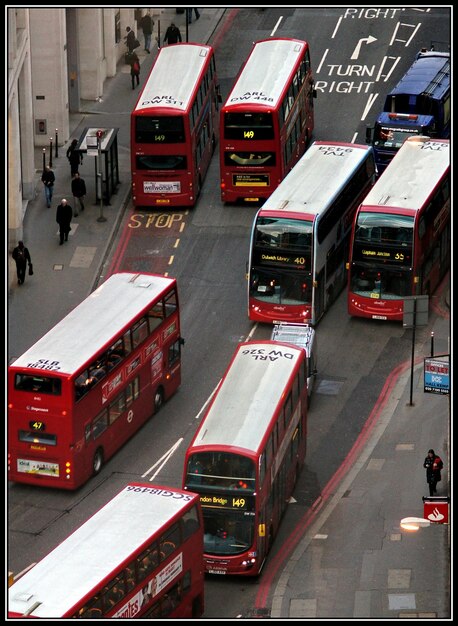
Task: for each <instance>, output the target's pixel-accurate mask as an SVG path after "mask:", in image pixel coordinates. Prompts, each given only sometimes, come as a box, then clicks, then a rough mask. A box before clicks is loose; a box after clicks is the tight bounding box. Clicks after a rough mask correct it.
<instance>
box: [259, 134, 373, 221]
mask: <svg viewBox="0 0 458 626" xmlns="http://www.w3.org/2000/svg"><path fill="white" fill-rule="evenodd" d="M371 155H372V158H374V157H373V150H372V148H371V147H370V146H366V145H359V144H354V143H338V142H332V143H331V142H326V141H315V142H314V143H313V144H312V145H311V146H310V147H309V148H308V150H307V151H306V152H305V154H304V155H303V156H302V157H301V158H300V159H299V161H298V162H297V164H296V165H295V166H294V167H293V169H292V170H291V171H290V172H289V174H288V175H287V176H286V177H285V178H284V179H283V180H282V182H281V183H280V185H279V186H278V187H277V188H276V189H275V190H274V192H273V193H272V194H271V195H270V196H269V198H268V199H267V200H266V201H265V202H264V204H263V205H262V207H261V208H260V209H259V215H264V214H265V213H268V212H270V211H285V212H291V213H305V214H311V215H319V214H320V213H322V212H323V211H324V210H325V209H326V207H327V206H329V205H330V204H331V203H332V202H333V200H334V198H335V197H336V196H337V195H338V193H339V192H340V190H341V189H342V187H343V185H344V184H345V183H346V181H347V180H348V178H349V176H350V175H351V174H352V173H353V172H354V171H356V170H357V169H358V167H360V165H361V164H362V163H363V162H364V160H365V159H366V158H368V157H371Z"/></svg>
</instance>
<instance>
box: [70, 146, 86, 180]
mask: <svg viewBox="0 0 458 626" xmlns="http://www.w3.org/2000/svg"><path fill="white" fill-rule="evenodd" d="M77 145H78V140H77V139H73V140H72V143H71V144H70V145H69V147H68V148H67V159H68V161H69V163H70V173H71V176H72V178H73V176H74V175H75V174H77V173H78V168H79V166H80V165H81V164H82V163H83V155H82V154H81V152H80V151H79V150H77V148H76V146H77Z"/></svg>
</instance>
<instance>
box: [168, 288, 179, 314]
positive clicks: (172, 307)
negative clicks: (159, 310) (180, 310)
mask: <svg viewBox="0 0 458 626" xmlns="http://www.w3.org/2000/svg"><path fill="white" fill-rule="evenodd" d="M177 307H178V303H177V294H176V293H175V291H173V292H172V293H170V294H169V295H167V296H166V297H165V316H166V317H169V315H172V313H175V311H176V310H177Z"/></svg>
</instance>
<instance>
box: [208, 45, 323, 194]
mask: <svg viewBox="0 0 458 626" xmlns="http://www.w3.org/2000/svg"><path fill="white" fill-rule="evenodd" d="M315 97H316V90H315V89H314V80H313V74H312V65H311V61H310V49H309V45H308V43H307V42H306V41H301V40H299V39H286V38H272V39H266V40H263V41H257V42H256V43H255V44H254V46H253V49H252V51H251V53H250V55H249V57H248V59H247V60H246V62H245V64H244V66H243V67H242V69H241V71H240V74H239V76H238V78H237V80H236V82H235V85H234V87H233V88H232V91H231V92H230V94H229V96H228V98H227V100H226V102H225V104H224V106H223V107H222V108H221V122H220V128H221V140H220V169H221V199H222V200H223V202H237V201H245V202H250V201H251V202H257V201H259V200H261V199H265V198H268V197H269V196H270V194H271V193H272V191H273V190H274V189H275V188H276V187H277V186H278V184H279V183H280V182H281V180H283V178H284V177H285V176H286V174H287V173H288V172H289V171H290V170H291V168H292V167H293V166H294V164H295V163H297V161H298V160H299V158H300V157H301V156H302V155H303V154H304V152H305V149H306V147H307V145H308V144H309V142H310V141H311V138H312V132H313V127H314V111H313V98H315Z"/></svg>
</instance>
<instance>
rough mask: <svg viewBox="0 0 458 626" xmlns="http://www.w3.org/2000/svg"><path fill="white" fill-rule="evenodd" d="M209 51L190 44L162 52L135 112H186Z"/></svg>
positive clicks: (203, 47)
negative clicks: (165, 109) (164, 110)
mask: <svg viewBox="0 0 458 626" xmlns="http://www.w3.org/2000/svg"><path fill="white" fill-rule="evenodd" d="M210 50H211V47H210V46H202V45H196V44H189V43H180V44H174V45H172V46H166V47H165V48H161V50H160V52H159V55H158V57H157V59H156V62H155V64H154V66H153V69H152V70H151V73H150V75H149V77H148V81H147V83H146V85H145V87H144V89H143V92H142V94H141V96H140V98H139V99H138V102H137V105H136V107H135V111H142V110H144V109H154V108H158V109H159V108H164V107H165V108H169V109H176V110H177V111H186V109H187V108H188V106H189V104H190V102H191V97H192V95H193V92H194V88H195V86H196V85H197V83H198V81H199V77H200V75H201V73H202V70H203V68H204V65H205V63H206V61H207V58H208V55H209V54H210Z"/></svg>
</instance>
